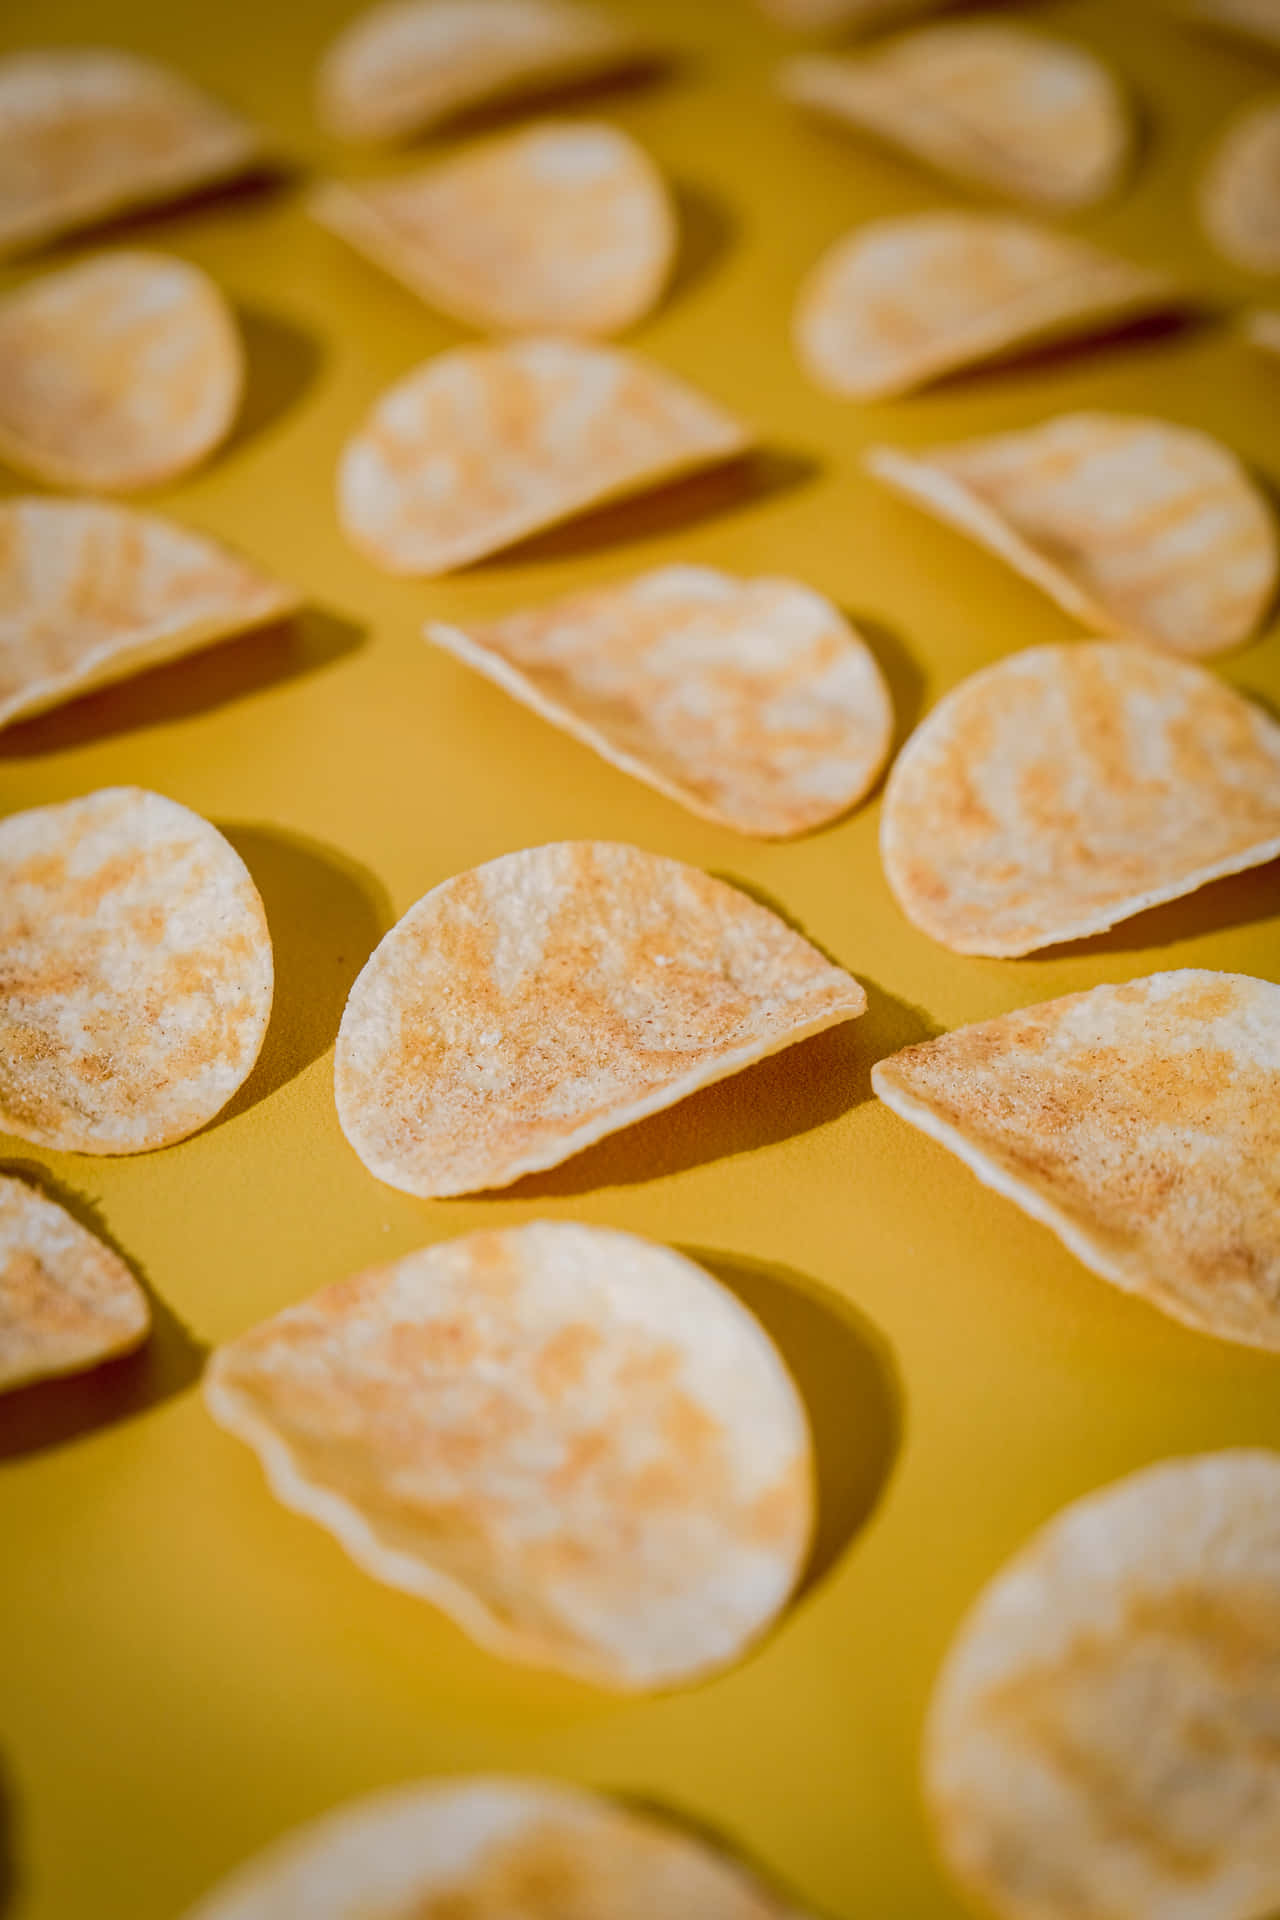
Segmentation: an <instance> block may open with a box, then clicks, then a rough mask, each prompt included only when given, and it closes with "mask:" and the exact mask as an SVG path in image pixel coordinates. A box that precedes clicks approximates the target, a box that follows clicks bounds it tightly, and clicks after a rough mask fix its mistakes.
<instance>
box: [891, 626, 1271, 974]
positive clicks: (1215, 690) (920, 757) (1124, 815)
mask: <svg viewBox="0 0 1280 1920" xmlns="http://www.w3.org/2000/svg"><path fill="white" fill-rule="evenodd" d="M880 849H881V854H882V856H883V859H884V869H885V873H886V875H887V877H888V881H889V885H890V887H891V888H892V889H893V892H894V895H895V896H896V898H897V901H898V904H899V906H901V908H902V910H903V912H904V913H905V914H906V916H907V918H908V919H909V920H912V921H914V923H915V924H916V926H918V927H920V928H922V929H923V931H924V932H925V933H927V934H929V935H930V936H931V938H932V939H934V940H938V941H941V943H942V945H943V946H944V947H950V948H952V949H953V951H955V952H956V953H985V954H992V955H995V956H999V957H1004V958H1010V957H1012V956H1015V955H1017V954H1023V953H1032V952H1034V951H1035V950H1036V948H1038V947H1048V946H1053V945H1056V944H1057V943H1058V942H1059V941H1063V940H1079V939H1082V938H1086V937H1087V936H1088V935H1089V934H1093V933H1101V932H1103V931H1104V930H1105V929H1106V928H1107V927H1113V926H1114V925H1115V924H1116V922H1117V921H1118V920H1127V919H1128V918H1129V917H1130V915H1132V914H1135V913H1141V912H1142V911H1143V910H1144V908H1146V907H1154V906H1158V905H1159V904H1160V902H1161V901H1164V900H1176V899H1178V898H1179V897H1180V896H1181V895H1183V894H1187V893H1194V892H1195V891H1196V889H1197V887H1203V886H1205V885H1206V884H1207V883H1208V882H1209V881H1210V880H1217V879H1219V878H1220V877H1221V876H1222V875H1223V874H1227V873H1241V872H1243V871H1244V869H1245V868H1246V867H1258V866H1261V865H1262V864H1263V863H1264V862H1265V861H1267V860H1274V859H1275V858H1276V855H1277V854H1280V727H1278V726H1277V725H1276V724H1275V722H1274V721H1272V720H1269V719H1268V718H1267V716H1266V714H1264V713H1263V712H1262V711H1261V710H1260V709H1259V708H1258V707H1255V706H1254V705H1253V704H1252V702H1250V701H1248V700H1246V699H1244V698H1243V697H1242V696H1241V695H1240V694H1238V693H1236V692H1235V691H1234V690H1233V689H1232V688H1231V687H1228V686H1224V685H1223V684H1222V682H1221V681H1219V680H1216V679H1214V677H1213V676H1212V675H1211V674H1209V673H1206V672H1205V671H1204V669H1203V668H1202V667H1193V666H1190V665H1189V664H1187V663H1186V662H1185V661H1182V660H1169V659H1166V658H1165V657H1164V656H1163V655H1161V654H1157V653H1153V652H1152V651H1151V649H1150V648H1148V647H1138V646H1129V645H1126V644H1125V643H1123V642H1121V641H1112V640H1100V641H1094V642H1085V641H1081V642H1079V643H1078V644H1076V645H1075V646H1061V647H1031V648H1028V650H1027V651H1026V652H1025V653H1016V654H1013V655H1012V656H1011V657H1010V658H1009V659H1007V660H1001V661H999V662H998V663H997V664H996V665H995V666H993V667H987V668H985V669H984V670H983V671H982V672H981V673H975V674H973V675H972V676H971V677H970V678H969V679H968V680H964V681H962V682H961V684H960V685H959V686H958V687H954V688H953V689H952V690H951V692H950V693H949V694H947V695H946V697H945V698H944V699H943V700H941V701H940V702H939V703H938V705H937V706H936V707H935V708H934V710H933V712H932V713H931V714H930V715H929V717H928V719H927V720H925V722H924V723H923V725H922V726H919V727H917V729H916V731H915V733H914V734H913V735H912V736H911V738H910V740H908V742H907V744H906V746H905V748H904V749H903V751H902V753H901V754H900V755H899V756H898V759H897V761H896V762H895V763H894V766H893V768H892V770H891V772H890V774H889V781H888V785H887V787H886V789H885V799H884V812H883V815H882V818H881V833H880Z"/></svg>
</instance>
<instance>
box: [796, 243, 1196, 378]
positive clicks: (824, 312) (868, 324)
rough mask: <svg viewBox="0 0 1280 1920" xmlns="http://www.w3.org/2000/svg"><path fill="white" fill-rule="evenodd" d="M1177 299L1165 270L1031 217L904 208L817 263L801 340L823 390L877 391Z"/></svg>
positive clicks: (804, 304) (804, 295) (799, 321)
mask: <svg viewBox="0 0 1280 1920" xmlns="http://www.w3.org/2000/svg"><path fill="white" fill-rule="evenodd" d="M1180 298H1181V296H1180V295H1179V293H1178V291H1177V289H1176V288H1175V286H1174V284H1173V282H1172V281H1171V280H1169V279H1167V278H1166V277H1165V275H1164V274H1160V273H1153V272H1151V271H1149V270H1148V269H1147V268H1146V267H1136V266H1134V265H1133V264H1132V262H1131V261H1128V260H1121V259H1118V258H1117V257H1116V255H1115V254H1111V253H1103V252H1102V250H1101V249H1100V248H1098V247H1094V246H1090V245H1089V244H1088V242H1087V241H1084V240H1077V239H1076V238H1075V237H1074V236H1072V235H1068V234H1064V233H1055V232H1054V231H1053V230H1052V228H1050V227H1041V226H1037V225H1036V224H1035V223H1034V222H1032V221H1030V220H1017V219H1013V218H1010V217H1009V216H1008V215H1001V214H984V213H915V214H906V215H904V216H901V217H899V218H895V219H888V220H873V221H871V222H870V223H869V224H868V225H867V226H863V227H857V228H855V230H854V231H853V232H852V233H851V234H848V235H846V237H845V238H844V239H843V240H840V241H837V243H836V245H835V246H834V247H833V248H831V250H830V251H829V252H828V253H827V254H826V255H825V256H824V258H823V259H822V260H820V261H819V263H818V265H817V267H816V269H815V270H814V272H813V273H812V275H811V276H810V278H809V280H808V281H807V283H806V285H805V286H804V288H803V289H802V291H801V295H800V300H799V304H798V306H797V309H796V317H795V342H796V350H797V352H798V353H799V356H800V359H801V362H802V363H803V365H804V366H805V367H806V369H807V370H808V372H809V373H810V375H811V376H812V378H813V379H814V380H815V381H816V382H817V384H818V385H819V386H820V387H824V388H826V389H827V390H828V391H829V392H831V393H835V394H838V395H840V396H842V397H843V398H846V399H853V400H876V399H882V398H887V397H889V396H892V395H894V394H900V393H909V392H910V391H911V389H912V388H913V387H921V386H924V385H925V384H926V383H927V382H928V381H930V380H937V379H939V378H940V377H941V376H942V375H943V374H946V373H951V372H954V371H955V369H956V368H958V367H966V366H969V365H971V364H973V363H980V362H982V361H987V360H993V359H999V358H1001V357H1003V356H1006V355H1008V354H1010V353H1012V352H1015V351H1021V350H1023V349H1024V348H1026V347H1029V346H1033V345H1039V344H1042V343H1044V342H1048V341H1052V340H1062V339H1072V338H1074V337H1076V336H1077V335H1083V334H1089V333H1093V332H1096V331H1097V330H1098V329H1099V328H1100V327H1101V326H1103V325H1104V324H1106V325H1111V324H1117V325H1118V324H1120V323H1121V322H1123V321H1126V320H1132V319H1135V318H1137V317H1138V316H1139V315H1142V314H1150V313H1159V312H1165V311H1168V310H1169V309H1171V308H1173V307H1175V306H1176V305H1177V304H1178V303H1179V300H1180Z"/></svg>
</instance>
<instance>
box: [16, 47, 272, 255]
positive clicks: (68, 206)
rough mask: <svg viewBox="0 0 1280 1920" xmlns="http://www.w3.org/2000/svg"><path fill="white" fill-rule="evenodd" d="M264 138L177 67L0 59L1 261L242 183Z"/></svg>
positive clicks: (45, 55) (92, 54)
mask: <svg viewBox="0 0 1280 1920" xmlns="http://www.w3.org/2000/svg"><path fill="white" fill-rule="evenodd" d="M261 157H262V155H261V145H260V142H259V139H258V135H257V134H256V133H255V132H254V131H253V129H252V128H251V127H248V126H246V125H245V124H244V122H243V121H241V120H238V119H237V118H236V117H235V116H234V115H233V114H230V113H228V112H227V110H226V108H225V107H222V106H220V105H219V104H218V103H217V101H215V100H210V99H209V98H208V97H207V95H205V94H203V93H201V92H200V91H199V89H198V88H196V87H193V86H192V85H191V84H190V82H189V81H187V80H184V79H182V78H181V76H180V75H178V74H176V73H172V72H170V70H169V69H168V68H167V67H162V66H157V65H156V64H155V63H154V62H153V61H151V60H140V59H138V57H137V56H136V55H135V54H131V53H119V52H116V51H114V50H111V49H106V48H98V47H90V48H85V47H57V48H53V47H51V48H45V49H41V50H40V51H29V52H25V53H11V54H9V55H8V56H7V57H5V58H4V59H0V252H12V251H14V250H15V249H18V248H21V247H27V246H32V245H35V244H36V243H38V242H40V241H44V240H53V239H56V238H57V236H58V235H59V234H63V233H69V232H73V231H74V230H75V229H77V228H79V227H86V226H92V225H93V224H94V223H95V222H96V221H99V220H103V219H105V218H107V217H108V216H110V215H112V214H116V213H121V212H123V211H125V210H126V209H128V208H132V207H138V206H146V205H149V204H154V203H155V202H156V201H161V200H173V199H176V198H179V197H180V196H182V195H184V194H188V193H192V192H194V191H195V190H196V189H197V188H199V187H205V186H211V185H213V184H214V183H216V182H218V181H221V180H226V179H230V178H232V177H234V176H235V175H236V174H239V173H244V172H246V171H247V170H248V169H250V168H251V167H253V166H254V165H255V164H257V162H258V161H259V160H260V159H261Z"/></svg>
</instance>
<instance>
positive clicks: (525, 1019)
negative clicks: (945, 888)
mask: <svg viewBox="0 0 1280 1920" xmlns="http://www.w3.org/2000/svg"><path fill="white" fill-rule="evenodd" d="M865 1006H866V996H865V995H864V993H863V991H862V988H861V987H860V986H859V985H858V984H857V982H856V981H855V980H852V979H851V978H850V977H849V975H848V974H847V973H845V972H843V971H842V969H841V968H839V967H836V966H833V965H831V964H830V962H828V961H827V960H825V959H824V958H823V956H822V955H821V954H820V953H819V952H818V951H817V949H816V948H815V947H812V946H810V944H809V942H808V941H807V940H804V939H802V938H801V937H800V935H799V934H797V933H793V932H792V930H791V928H790V927H788V926H786V925H785V924H784V922H783V921H781V920H780V919H779V918H778V917H777V915H776V914H773V913H770V912H769V911H768V910H767V909H766V908H764V907H760V906H757V905H756V903H755V901H754V900H750V899H748V898H747V897H746V895H745V894H742V893H740V892H739V891H738V890H737V888H736V887H729V886H726V885H724V883H723V882H722V881H719V880H712V879H711V878H709V876H708V875H706V874H705V873H700V872H698V871H697V869H696V868H693V867H686V866H684V865H683V864H682V863H681V862H680V861H678V860H665V859H662V858H661V857H660V856H659V855H657V854H651V853H642V852H641V851H640V850H639V848H637V847H627V846H616V845H611V844H610V843H608V842H605V841H591V840H583V841H564V842H561V843H559V844H557V845H553V846H546V847H533V848H529V849H527V850H525V851H524V852H521V853H511V854H506V855H504V856H503V857H502V858H501V859H498V860H491V861H489V862H488V864H487V865H485V866H482V867H477V868H475V869H474V870H473V871H472V872H470V873H464V874H460V875H458V876H457V877H456V878H455V879H452V880H446V881H445V882H444V883H443V884H442V885H441V886H438V887H435V888H433V889H432V891H431V892H430V893H428V894H426V895H424V897H423V898H422V899H421V900H419V901H418V903H417V905H416V906H413V907H411V908H410V909H409V911H408V913H407V914H405V916H404V918H403V919H402V920H401V921H400V922H399V924H398V925H397V926H395V927H393V928H392V930H391V932H390V933H389V934H387V936H386V938H385V939H384V940H383V941H382V944H381V945H380V946H379V947H378V948H377V950H376V951H375V952H374V954H373V956H372V958H371V959H370V960H369V962H368V964H367V966H366V967H365V969H364V971H363V973H361V975H360V977H359V979H358V980H357V981H356V983H355V985H354V987H353V988H352V989H351V996H350V998H349V1000H348V1002H347V1007H346V1012H345V1013H344V1015H343V1019H342V1026H341V1029H340V1031H339V1034H338V1048H337V1059H336V1063H335V1086H336V1093H337V1102H338V1118H339V1120H340V1121H341V1123H342V1129H343V1132H344V1133H345V1134H346V1136H347V1138H348V1140H349V1141H350V1142H351V1144H352V1146H353V1147H354V1148H355V1150H356V1152H357V1153H358V1154H359V1155H360V1158H361V1159H362V1160H363V1161H364V1163H365V1165H366V1166H367V1167H368V1168H369V1170H370V1172H371V1173H374V1174H376V1175H377V1177H378V1178H379V1179H380V1180H385V1181H386V1182H387V1183H388V1185H390V1186H393V1187H400V1188H402V1189H403V1190H404V1191H405V1192H406V1193H417V1194H422V1195H423V1196H427V1197H429V1196H433V1195H444V1194H458V1193H473V1192H477V1191H479V1190H480V1189H483V1188H488V1187H502V1186H507V1185H509V1184H510V1183H511V1181H513V1180H518V1179H519V1178H520V1176H521V1175H522V1174H526V1173H532V1172H534V1171H536V1170H537V1169H538V1168H541V1167H552V1166H557V1165H559V1163H560V1162H561V1161H562V1160H567V1159H568V1158H569V1157H570V1155H572V1154H575V1153H578V1152H580V1151H581V1149H582V1148H583V1147H586V1146H590V1144H591V1143H592V1141H594V1140H599V1139H601V1138H602V1137H603V1136H604V1135H605V1134H608V1133H615V1132H616V1131H617V1130H618V1129H619V1128H620V1127H625V1126H628V1125H629V1124H630V1123H631V1122H632V1121H633V1120H640V1119H642V1118H643V1117H644V1116H645V1115H646V1114H648V1113H656V1112H658V1111H659V1110H660V1109H661V1108H663V1107H669V1106H673V1105H674V1104H675V1102H676V1101H677V1100H682V1099H683V1098H684V1096H685V1095H686V1094H687V1093H692V1092H693V1091H694V1090H695V1089H696V1088H697V1087H701V1086H706V1085H708V1084H709V1083H710V1082H711V1081H713V1080H721V1079H724V1078H725V1077H726V1076H727V1075H729V1074H731V1073H736V1072H737V1071H738V1070H739V1068H741V1067H745V1066H747V1065H749V1064H750V1063H751V1062H752V1061H753V1060H760V1059H763V1058H764V1057H765V1055H766V1054H770V1053H776V1052H778V1051H779V1050H780V1049H781V1048H783V1047H786V1046H790V1045H791V1044H792V1042H793V1041H796V1040H800V1039H803V1038H804V1037H805V1035H807V1034H811V1033H818V1032H821V1030H822V1029H823V1028H824V1027H829V1026H834V1025H835V1024H837V1022H839V1021H841V1020H850V1019H855V1018H856V1017H857V1016H858V1014H860V1013H862V1012H863V1011H864V1009H865Z"/></svg>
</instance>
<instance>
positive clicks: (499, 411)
mask: <svg viewBox="0 0 1280 1920" xmlns="http://www.w3.org/2000/svg"><path fill="white" fill-rule="evenodd" d="M750 445H751V439H750V436H749V435H748V433H747V431H746V429H745V428H744V427H742V426H741V425H740V424H739V423H738V422H737V421H736V420H734V419H732V418H731V417H730V416H729V415H728V414H727V413H725V412H723V411H722V409H721V408H719V407H717V406H715V405H713V404H712V402H711V401H709V400H705V399H703V397H702V395H701V394H700V393H696V392H695V391H694V390H693V388H692V387H687V386H685V384H684V383H683V381H680V380H677V379H675V378H674V376H673V375H671V374H669V373H666V372H663V371H662V370H660V369H659V368H657V367H654V366H651V365H650V364H649V363H648V362H647V361H644V360H641V359H640V358H638V356H636V355H635V354H628V353H623V352H621V351H619V350H618V349H616V348H608V347H591V346H584V345H582V344H581V343H579V342H576V341H571V340H550V339H547V340H518V341H513V342H511V343H510V344H509V345H506V346H500V347H498V346H495V347H458V348H455V349H454V350H453V351H452V352H450V353H442V354H440V355H438V356H437V358H436V359H434V360H429V361H428V362H427V363H426V365H425V366H422V367H418V368H417V369H416V370H415V371H414V372H413V373H411V374H409V375H408V376H407V377H406V378H405V379H403V380H401V381H400V382H399V383H398V384H397V385H396V386H394V387H392V388H391V389H390V390H389V391H388V392H387V393H384V394H383V396H382V398H381V399H380V400H379V401H378V402H377V404H376V405H375V406H374V408H373V410H372V412H371V413H370V414H369V416H368V418H367V419H366V421H365V424H364V426H363V427H362V428H361V429H360V431H359V433H357V434H356V435H355V437H354V438H353V439H351V440H349V441H348V442H347V445H346V447H345V449H344V450H343V455H342V460H341V462H340V465H339V468H338V514H339V518H340V520H341V522H342V528H343V531H344V532H345V534H346V535H347V537H348V539H349V540H350V541H351V543H352V545H353V546H355V547H357V548H358V549H359V551H360V552H361V553H363V554H364V555H365V556H366V557H367V558H368V559H370V560H372V561H373V562H374V564H375V565H376V566H379V567H383V568H384V569H385V570H386V571H387V572H388V573H398V574H439V573H448V572H449V571H450V569H451V568H454V567H463V566H467V565H469V563H470V562H471V561H473V560H480V559H483V558H484V557H485V556H486V555H487V554H491V553H498V552H500V551H501V549H502V548H503V547H509V546H513V545H514V544H515V543H516V542H517V541H519V540H523V539H525V538H526V537H527V536H528V535H529V534H532V533H538V532H540V531H542V530H543V529H544V528H546V527H551V526H555V525H556V524H558V522H560V521H562V520H570V519H572V518H573V517H574V516H575V515H576V514H579V513H583V512H585V511H586V510H587V509H588V508H592V507H598V506H604V505H605V504H606V503H608V502H609V501H613V500H618V499H622V498H625V497H627V496H628V495H630V494H635V493H642V492H645V491H646V490H648V489H649V488H651V487H656V486H658V485H660V484H661V483H662V482H664V481H668V480H675V479H677V478H679V477H680V476H681V475H683V474H688V473H693V472H696V471H697V470H698V469H700V468H703V467H711V466H717V465H720V464H722V463H723V462H725V461H728V460H734V459H737V458H738V457H739V456H740V455H742V454H743V453H745V452H746V451H747V450H748V449H749V447H750Z"/></svg>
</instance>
